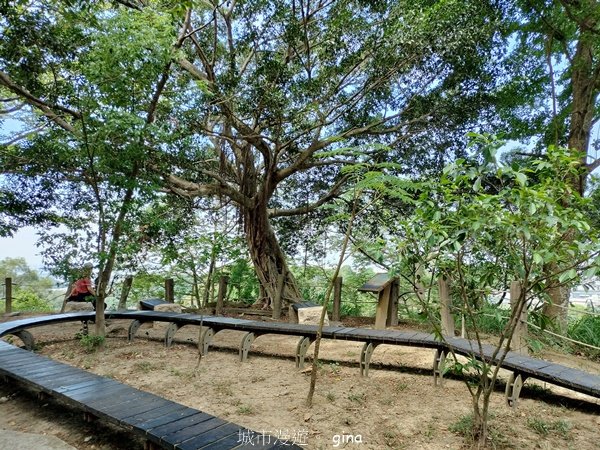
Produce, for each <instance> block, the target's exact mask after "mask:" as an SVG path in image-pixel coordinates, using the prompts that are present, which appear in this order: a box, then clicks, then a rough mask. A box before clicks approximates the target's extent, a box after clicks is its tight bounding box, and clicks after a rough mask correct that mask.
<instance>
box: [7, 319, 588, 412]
mask: <svg viewBox="0 0 600 450" xmlns="http://www.w3.org/2000/svg"><path fill="white" fill-rule="evenodd" d="M93 315H94V313H91V312H90V313H71V314H60V315H54V316H43V317H36V318H31V319H23V320H16V321H12V322H6V323H4V324H0V336H2V335H5V334H11V333H12V334H17V335H19V337H21V338H22V339H23V340H24V342H25V343H26V344H28V343H29V345H33V337H32V336H30V335H28V332H27V328H31V327H34V326H41V325H47V324H51V323H59V322H64V321H73V320H85V319H92V318H93ZM106 316H107V318H108V319H129V320H131V321H132V322H131V325H130V327H129V339H133V338H134V337H135V333H136V331H137V330H138V328H139V327H140V325H141V324H142V323H144V322H151V321H161V322H168V323H169V326H168V327H167V331H166V335H165V344H166V345H170V344H171V342H172V341H173V338H174V336H175V334H176V332H177V330H178V329H179V328H181V327H183V326H186V325H195V326H199V325H202V326H203V327H204V331H203V333H202V334H201V336H202V342H201V345H202V346H203V349H204V352H206V351H208V349H209V346H210V342H211V340H212V337H213V336H214V335H215V334H216V333H217V332H219V331H221V330H237V331H241V332H244V335H243V337H242V339H241V342H240V359H241V360H245V359H246V357H247V355H248V353H249V352H250V350H251V345H252V342H253V340H254V339H255V338H256V337H258V336H261V335H265V334H280V335H288V336H298V337H300V340H299V342H298V346H297V350H296V363H297V366H298V367H301V366H302V364H303V361H304V357H305V355H306V352H307V350H308V348H309V347H310V345H311V343H312V342H313V341H314V340H315V338H316V335H317V326H314V325H298V324H288V323H280V322H262V321H252V320H244V319H235V318H228V317H214V316H200V315H195V314H178V313H168V312H156V311H127V312H108V313H107V315H106ZM323 338H325V339H333V340H349V341H358V342H363V343H364V346H363V350H362V352H361V357H360V366H361V373H362V374H363V375H367V374H368V370H369V363H370V358H371V355H372V354H373V352H374V350H375V348H376V347H377V346H378V345H382V344H387V345H402V346H412V347H423V348H431V349H434V350H435V351H436V358H435V361H434V367H433V372H434V376H439V377H441V376H442V368H441V367H440V365H441V363H443V359H444V356H445V355H447V354H449V352H452V351H453V352H455V353H456V354H459V355H463V356H466V357H473V358H476V359H479V360H483V359H485V360H486V361H488V362H490V363H492V364H498V363H499V359H498V358H494V357H493V352H494V348H493V347H492V346H489V345H484V346H483V347H482V349H481V351H480V350H479V349H478V348H477V345H476V344H475V343H474V342H472V341H469V340H466V339H461V338H448V339H447V340H446V341H444V342H442V341H440V340H438V339H436V337H435V336H434V335H432V334H427V333H421V332H403V331H395V330H371V329H366V328H347V327H335V326H330V327H324V329H323ZM28 341H30V342H28ZM502 367H503V368H505V369H507V370H510V371H512V373H513V376H512V377H511V380H509V384H510V385H511V386H510V389H511V390H509V389H507V400H508V401H509V404H510V403H511V401H512V402H514V401H516V399H517V398H518V394H519V392H518V391H519V390H520V386H521V385H522V383H523V382H524V381H525V379H527V378H530V377H531V378H535V379H538V380H540V381H544V382H547V383H550V384H554V385H557V386H561V387H565V388H568V389H571V390H573V391H576V392H580V393H583V394H587V395H590V396H593V397H596V398H600V377H599V376H598V375H593V374H590V373H587V372H584V371H582V370H579V369H574V368H570V367H566V366H563V365H560V364H556V363H552V362H549V361H545V360H541V359H537V358H532V357H529V356H524V355H521V354H519V353H514V352H509V353H508V354H507V356H506V358H505V360H504V361H503V362H502ZM513 381H514V383H513ZM515 383H516V384H515ZM513 384H514V386H513ZM513 388H514V391H512V389H513Z"/></svg>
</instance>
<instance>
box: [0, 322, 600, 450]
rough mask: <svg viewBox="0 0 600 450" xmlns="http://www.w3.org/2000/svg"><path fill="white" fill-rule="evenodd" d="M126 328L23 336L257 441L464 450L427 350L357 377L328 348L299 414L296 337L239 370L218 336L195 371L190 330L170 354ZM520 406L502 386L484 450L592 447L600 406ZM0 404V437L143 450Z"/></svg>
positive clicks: (545, 400) (303, 384) (463, 403)
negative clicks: (96, 335)
mask: <svg viewBox="0 0 600 450" xmlns="http://www.w3.org/2000/svg"><path fill="white" fill-rule="evenodd" d="M127 326H128V323H127V322H125V321H112V323H111V324H110V326H109V338H108V339H107V342H106V345H105V348H104V349H103V350H100V351H97V352H95V353H86V352H85V351H84V349H83V347H82V345H81V344H80V342H79V341H78V340H76V339H75V334H76V333H77V331H78V330H79V325H78V324H76V323H70V324H60V325H53V326H47V327H40V328H33V329H31V331H32V333H33V334H34V336H35V338H36V343H37V344H38V347H39V353H41V354H43V355H47V356H50V357H52V358H54V359H56V360H59V361H62V362H65V363H68V364H71V365H74V366H77V367H81V368H84V369H86V370H89V371H92V372H94V373H97V374H100V375H103V376H108V377H112V378H114V379H117V380H119V381H121V382H123V383H127V384H129V385H131V386H134V387H136V388H139V389H143V390H145V391H149V392H152V393H155V394H157V395H160V396H162V397H165V398H168V399H171V400H173V401H176V402H179V403H182V404H185V405H187V406H190V407H194V408H198V409H200V410H203V411H206V412H208V413H210V414H214V415H216V416H219V417H222V418H226V419H227V420H230V421H232V422H235V423H238V424H241V425H244V426H246V427H248V428H251V429H254V430H256V431H258V432H265V433H269V434H272V435H276V436H277V435H279V436H281V437H282V438H287V439H289V441H292V440H294V439H295V440H296V441H297V442H299V443H303V444H305V445H304V447H305V448H307V449H329V448H346V449H353V448H356V449H386V448H390V449H461V448H466V447H467V446H468V444H467V442H466V440H465V439H464V438H463V437H462V436H461V435H459V434H457V432H456V430H455V429H456V428H460V427H459V426H458V425H457V424H458V423H459V421H460V419H461V418H462V417H464V416H465V415H467V414H468V413H469V412H470V408H471V405H470V397H469V394H468V391H467V388H466V386H465V384H464V382H463V381H461V380H454V379H449V380H446V381H445V383H444V385H443V386H441V387H440V386H437V387H436V386H434V385H433V378H432V376H431V365H432V361H433V351H432V350H426V349H416V348H409V347H398V346H383V345H382V346H380V347H378V348H377V349H376V351H375V353H374V355H373V360H372V366H371V371H370V373H369V377H368V378H362V377H361V376H360V373H359V368H358V363H357V362H358V359H359V355H360V349H361V345H362V344H360V343H351V342H334V341H324V343H323V344H322V346H321V358H323V360H324V361H323V362H322V364H321V365H320V369H319V379H318V382H317V391H316V395H315V401H314V406H313V407H312V408H307V407H306V405H305V400H306V395H307V393H308V387H309V383H310V376H309V375H308V374H307V373H303V372H302V371H300V370H298V369H296V368H295V364H294V351H295V347H296V343H297V340H298V338H294V337H284V336H276V335H266V336H261V337H259V338H257V339H256V341H255V342H254V344H253V346H252V352H251V355H250V357H249V358H248V361H247V362H244V363H242V362H240V361H239V359H238V355H237V348H238V345H239V342H240V340H241V337H242V333H240V332H235V331H222V332H220V333H218V334H217V335H216V336H215V338H214V341H213V345H212V346H211V349H210V350H209V353H208V355H207V356H205V357H203V358H202V360H201V361H200V363H199V364H198V353H197V349H196V347H195V345H194V343H195V342H197V338H198V328H196V327H184V328H182V329H181V330H179V331H178V332H177V335H176V342H175V344H174V345H173V347H171V348H169V349H166V348H165V347H164V346H163V344H162V338H163V336H164V331H165V325H164V324H159V323H156V324H155V325H154V326H153V327H149V326H148V325H144V326H143V327H142V328H141V329H140V330H139V332H138V338H137V339H136V340H135V341H134V342H133V343H128V342H127V339H126V336H127V333H126V331H127ZM15 341H16V343H18V339H16V338H15ZM310 352H312V348H311V350H310V351H309V353H310ZM542 356H544V358H546V359H550V360H554V361H557V362H560V363H561V364H565V365H570V366H573V367H578V368H581V369H583V370H586V371H589V372H590V373H594V374H600V363H597V362H593V361H589V360H586V359H584V358H581V357H575V356H569V355H563V354H556V353H552V352H547V353H545V354H543V355H542ZM307 366H308V364H307ZM528 386H530V387H528ZM521 397H522V398H521V400H520V401H519V404H518V407H517V408H516V409H510V408H508V407H507V406H506V405H505V402H504V395H503V392H502V391H501V390H500V388H499V389H498V391H497V392H496V393H495V394H494V395H493V397H492V401H491V416H492V419H491V427H492V433H491V434H492V440H491V441H490V448H513V449H600V402H599V401H598V400H597V399H594V398H591V397H587V396H584V395H580V394H577V393H574V392H570V391H568V390H565V389H561V388H558V387H555V386H551V385H544V384H542V383H537V384H536V383H535V381H534V380H529V381H528V382H527V383H526V387H525V388H524V391H523V392H522V396H521ZM0 402H1V403H2V404H0V411H1V414H0V428H5V429H13V430H17V431H25V432H34V433H40V434H44V433H47V434H53V435H56V436H58V437H59V438H61V439H63V440H64V441H66V442H68V443H70V444H71V445H73V446H74V447H76V448H80V449H106V450H112V449H137V448H143V444H142V443H141V442H137V441H133V440H132V438H131V437H130V436H129V435H128V434H127V433H125V432H123V431H119V430H118V429H115V428H111V427H104V426H100V425H98V424H95V423H92V424H90V423H86V422H84V421H83V420H82V418H81V417H80V416H79V415H78V414H75V413H72V412H70V411H68V410H67V409H65V408H64V407H62V406H61V405H57V404H56V403H53V402H48V401H46V402H40V401H39V400H37V399H36V397H35V396H34V395H32V394H30V393H27V392H25V391H23V390H22V389H19V388H18V387H16V386H13V385H11V384H8V383H0ZM451 430H454V431H451ZM352 441H354V442H352ZM359 441H360V442H359Z"/></svg>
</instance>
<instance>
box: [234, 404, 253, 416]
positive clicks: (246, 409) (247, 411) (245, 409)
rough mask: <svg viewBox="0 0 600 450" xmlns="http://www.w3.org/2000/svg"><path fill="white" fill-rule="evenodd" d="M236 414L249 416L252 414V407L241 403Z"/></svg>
mask: <svg viewBox="0 0 600 450" xmlns="http://www.w3.org/2000/svg"><path fill="white" fill-rule="evenodd" d="M237 412H238V414H243V415H245V416H249V415H252V414H254V408H252V406H250V405H242V406H240V407H239V408H238V409H237Z"/></svg>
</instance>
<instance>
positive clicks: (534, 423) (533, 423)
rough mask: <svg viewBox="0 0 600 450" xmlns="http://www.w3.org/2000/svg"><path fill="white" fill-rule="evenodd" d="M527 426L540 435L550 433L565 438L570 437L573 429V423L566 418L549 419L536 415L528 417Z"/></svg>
mask: <svg viewBox="0 0 600 450" xmlns="http://www.w3.org/2000/svg"><path fill="white" fill-rule="evenodd" d="M527 427H528V428H529V429H531V430H533V431H535V432H536V433H537V434H539V435H540V436H543V437H546V436H548V435H549V434H555V435H558V436H560V437H562V438H563V439H568V438H569V437H570V431H571V424H570V423H568V422H566V421H565V420H555V421H547V420H545V419H539V418H536V417H529V418H527Z"/></svg>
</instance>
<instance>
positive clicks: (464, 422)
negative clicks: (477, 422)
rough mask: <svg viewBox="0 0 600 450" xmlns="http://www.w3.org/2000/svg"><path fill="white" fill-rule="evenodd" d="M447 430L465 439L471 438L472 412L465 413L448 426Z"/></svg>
mask: <svg viewBox="0 0 600 450" xmlns="http://www.w3.org/2000/svg"><path fill="white" fill-rule="evenodd" d="M448 430H449V431H451V432H452V433H454V434H458V435H459V436H462V437H464V438H465V439H471V440H472V439H473V414H465V415H464V416H461V417H460V418H459V419H458V421H456V422H454V423H453V424H451V425H450V426H449V427H448Z"/></svg>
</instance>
